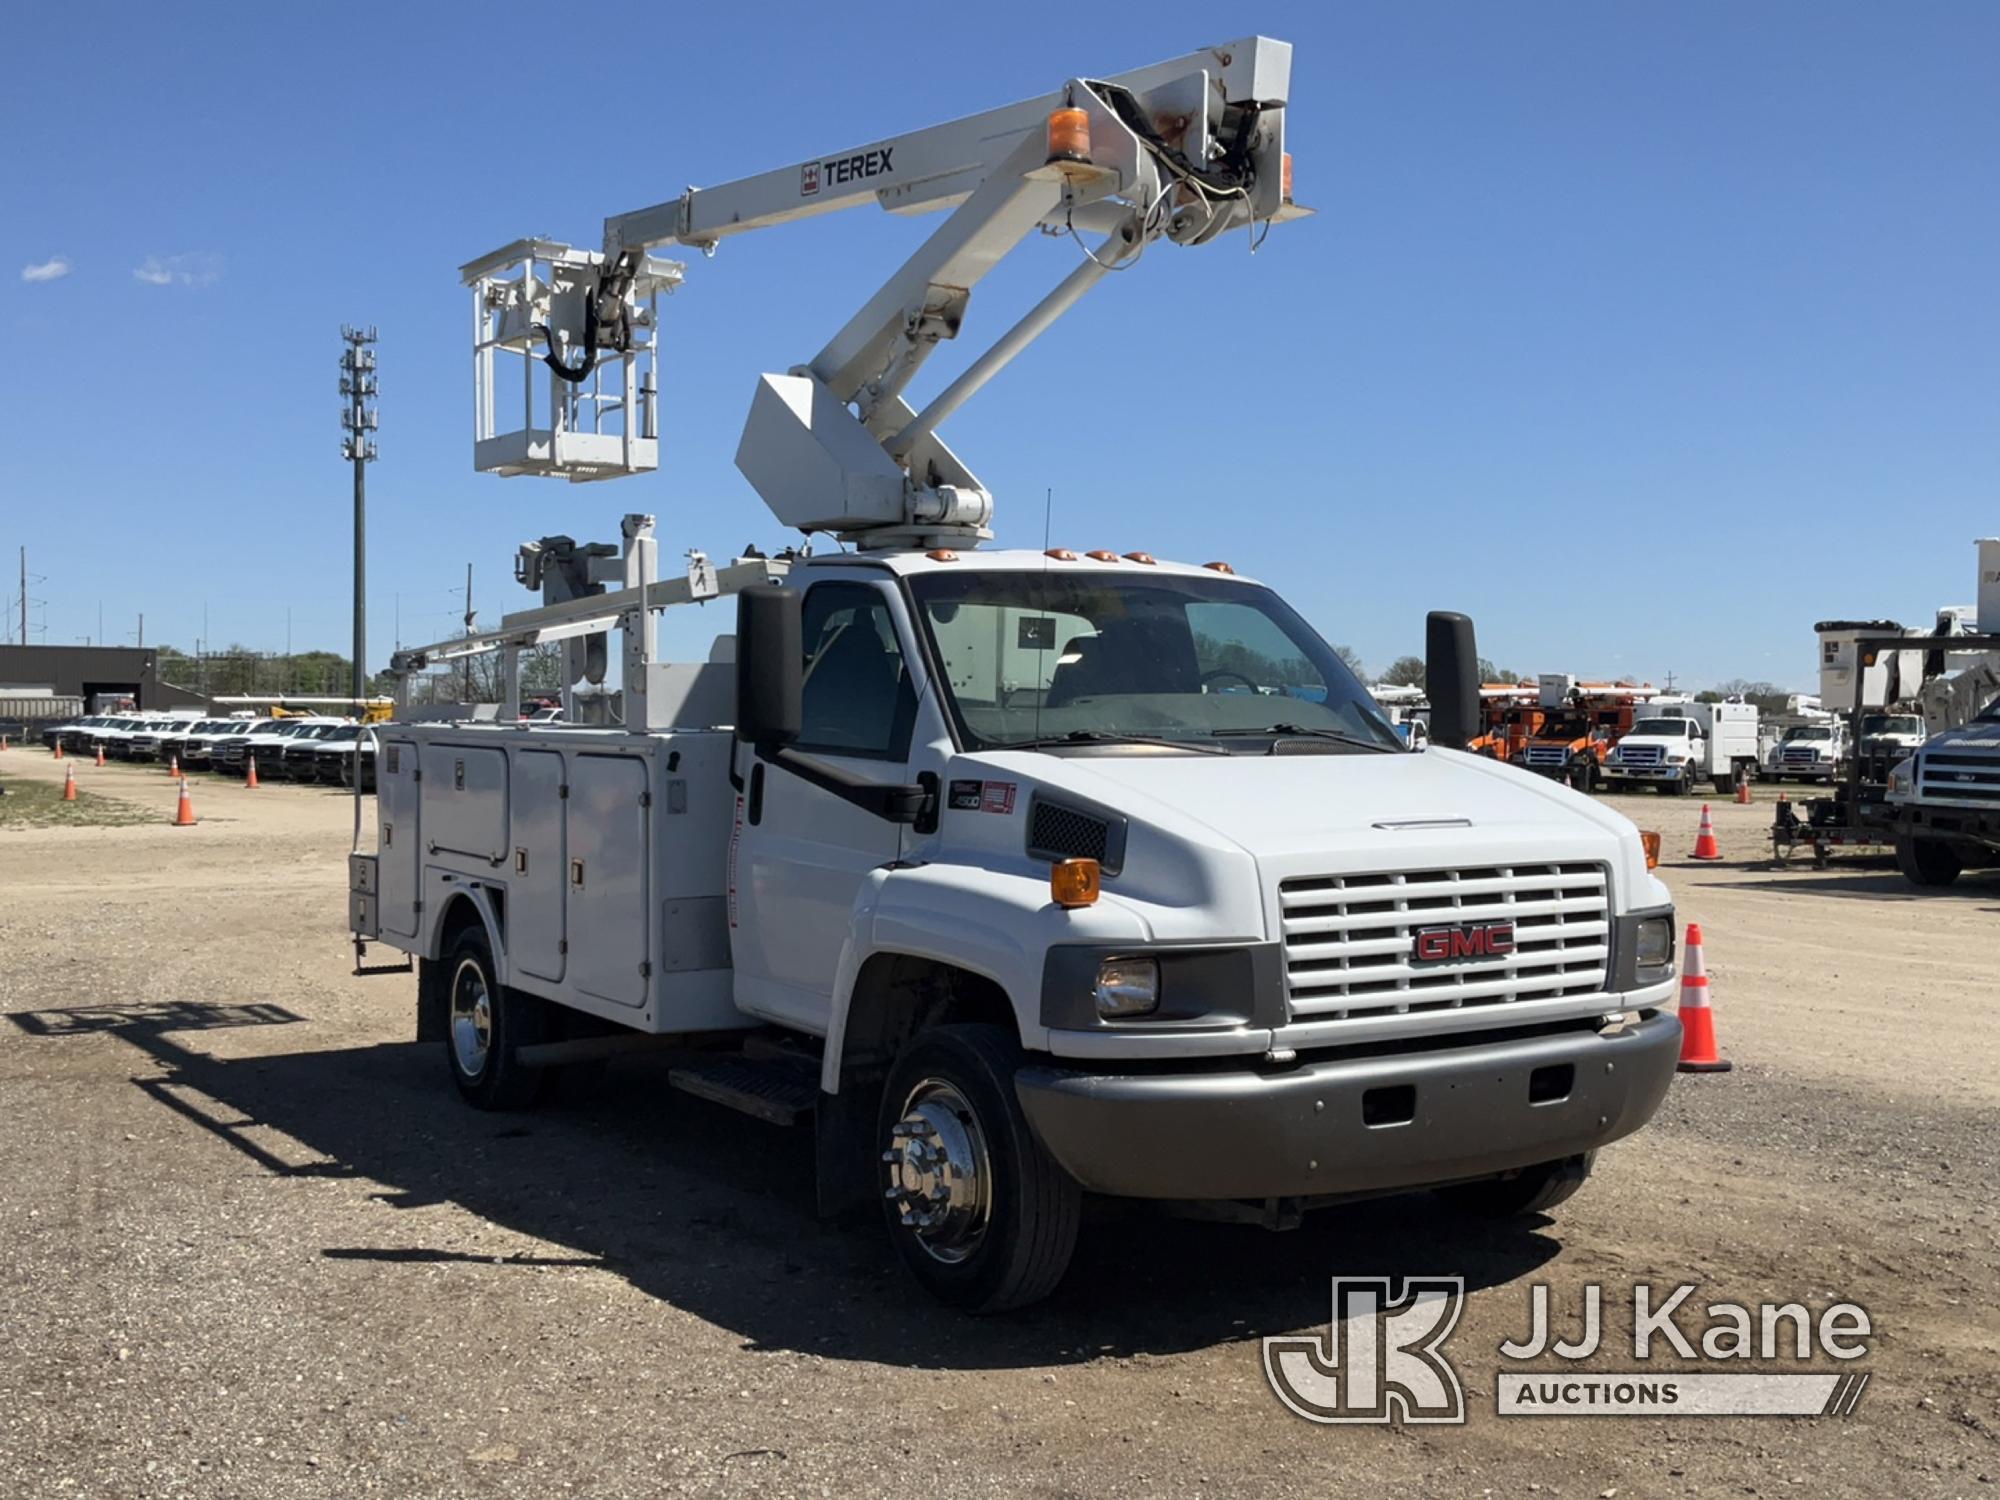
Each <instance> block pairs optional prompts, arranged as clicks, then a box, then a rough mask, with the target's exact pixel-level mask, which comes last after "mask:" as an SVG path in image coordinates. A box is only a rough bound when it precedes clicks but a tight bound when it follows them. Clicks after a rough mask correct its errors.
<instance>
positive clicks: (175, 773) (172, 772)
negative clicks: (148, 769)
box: [167, 755, 181, 781]
mask: <svg viewBox="0 0 2000 1500" xmlns="http://www.w3.org/2000/svg"><path fill="white" fill-rule="evenodd" d="M167 774H168V775H169V776H171V777H173V778H174V780H176V781H179V780H180V779H181V758H180V757H179V756H178V755H176V756H174V757H173V758H172V763H171V764H169V765H168V767H167Z"/></svg>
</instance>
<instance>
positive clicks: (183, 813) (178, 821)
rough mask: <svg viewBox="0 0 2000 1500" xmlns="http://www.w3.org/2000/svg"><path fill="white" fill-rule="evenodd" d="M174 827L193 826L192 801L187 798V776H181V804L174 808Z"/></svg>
mask: <svg viewBox="0 0 2000 1500" xmlns="http://www.w3.org/2000/svg"><path fill="white" fill-rule="evenodd" d="M174 827H176V828H192V827H194V803H193V802H191V801H189V800H188V784H187V777H185V776H183V777H182V778H181V805H180V806H179V807H177V808H175V809H174Z"/></svg>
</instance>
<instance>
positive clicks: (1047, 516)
mask: <svg viewBox="0 0 2000 1500" xmlns="http://www.w3.org/2000/svg"><path fill="white" fill-rule="evenodd" d="M1055 509H1056V489H1055V486H1054V485H1049V486H1047V487H1045V488H1044V489H1043V490H1042V584H1043V587H1042V589H1041V595H1042V597H1041V601H1040V602H1041V607H1042V608H1043V609H1047V608H1048V607H1049V599H1048V578H1049V561H1050V559H1049V523H1050V521H1051V520H1052V519H1053V518H1054V516H1055ZM1048 649H1049V648H1048V646H1047V644H1046V643H1045V642H1044V641H1043V639H1042V635H1041V632H1040V631H1037V632H1036V633H1035V735H1034V737H1035V738H1036V739H1040V738H1041V737H1042V700H1043V699H1044V698H1046V697H1048V695H1049V690H1048V686H1047V684H1045V683H1044V682H1043V681H1042V657H1043V654H1044V653H1045V652H1046V651H1047V650H1048Z"/></svg>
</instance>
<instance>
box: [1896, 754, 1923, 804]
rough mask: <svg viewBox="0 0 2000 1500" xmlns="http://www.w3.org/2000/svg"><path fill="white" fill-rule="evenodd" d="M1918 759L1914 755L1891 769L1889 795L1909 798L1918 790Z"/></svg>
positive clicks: (1898, 762)
mask: <svg viewBox="0 0 2000 1500" xmlns="http://www.w3.org/2000/svg"><path fill="white" fill-rule="evenodd" d="M1916 786H1917V758H1916V757H1915V756H1914V755H1912V756H1910V757H1909V758H1908V759H1906V760H1899V761H1897V762H1896V764H1895V765H1893V766H1891V767H1890V768H1889V795H1890V796H1891V797H1907V796H1909V795H1910V794H1911V793H1912V792H1914V791H1915V790H1916Z"/></svg>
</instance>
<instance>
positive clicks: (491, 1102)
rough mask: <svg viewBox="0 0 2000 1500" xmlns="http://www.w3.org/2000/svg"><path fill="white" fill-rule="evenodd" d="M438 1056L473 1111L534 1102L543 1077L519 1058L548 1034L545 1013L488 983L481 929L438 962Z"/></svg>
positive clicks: (461, 937)
mask: <svg viewBox="0 0 2000 1500" xmlns="http://www.w3.org/2000/svg"><path fill="white" fill-rule="evenodd" d="M443 977H444V985H445V989H444V1055H445V1062H446V1064H447V1065H448V1066H449V1067H450V1069H451V1081H452V1082H453V1083H455V1084H456V1085H458V1092H459V1094H460V1096H461V1097H462V1098H464V1100H465V1101H466V1103H468V1104H470V1105H472V1106H473V1107H474V1108H476V1109H522V1108H525V1107H526V1106H528V1105H530V1104H533V1103H534V1102H535V1100H536V1098H537V1097H539V1096H540V1094H541V1091H542V1085H543V1083H544V1082H545V1081H546V1078H547V1075H546V1074H545V1073H544V1072H543V1071H542V1070H541V1069H539V1068H530V1067H528V1066H526V1065H525V1064H523V1063H522V1062H521V1060H520V1057H519V1055H518V1054H519V1051H520V1049H521V1048H522V1047H526V1046H531V1045H533V1044H534V1043H536V1042H539V1041H542V1040H543V1039H544V1038H545V1037H546V1036H547V1033H548V1008H547V1006H546V1005H545V1004H544V1003H543V1002H542V1001H540V1000H538V999H536V998H535V997H534V996H532V995H524V994H522V993H521V992H520V991H519V990H513V989H508V988H507V987H506V986H504V985H501V984H498V983H496V982H495V981H494V978H493V949H492V947H491V945H489V944H488V943H487V941H486V929H485V928H483V927H480V926H478V925H477V924H474V925H472V926H469V927H466V928H464V929H463V930H462V931H460V933H459V934H458V936H457V937H456V938H454V939H453V940H452V943H451V947H450V949H449V950H448V951H447V952H446V954H445V957H444V969H443Z"/></svg>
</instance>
